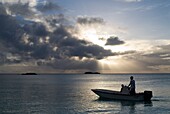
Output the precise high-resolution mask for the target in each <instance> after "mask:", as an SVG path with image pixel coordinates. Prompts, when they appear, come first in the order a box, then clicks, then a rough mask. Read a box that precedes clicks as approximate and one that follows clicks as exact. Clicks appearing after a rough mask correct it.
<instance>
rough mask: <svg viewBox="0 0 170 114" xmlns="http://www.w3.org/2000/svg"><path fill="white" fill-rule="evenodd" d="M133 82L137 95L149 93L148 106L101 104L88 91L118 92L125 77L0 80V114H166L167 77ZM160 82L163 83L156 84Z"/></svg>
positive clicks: (88, 76) (124, 103)
mask: <svg viewBox="0 0 170 114" xmlns="http://www.w3.org/2000/svg"><path fill="white" fill-rule="evenodd" d="M135 79H136V82H137V91H143V90H145V89H151V90H153V93H154V98H153V101H152V102H150V103H146V102H128V101H101V100H98V96H96V95H95V94H94V93H93V92H92V91H91V89H94V88H105V89H114V90H119V89H120V85H121V84H122V83H123V84H126V85H127V84H128V83H129V75H37V76H19V75H16V76H14V75H5V76H0V113H31V114H32V113H36V114H37V113H39V114H47V113H54V114H75V113H81V114H86V113H90V114H100V113H101V114H103V113H104V114H107V113H111V114H112V113H117V114H126V113H127V114H138V113H146V114H151V113H154V112H159V113H167V112H170V108H169V106H170V99H169V97H170V94H169V92H168V91H169V90H170V89H169V86H168V85H169V83H170V82H169V79H170V77H169V76H165V75H163V76H162V75H160V76H157V75H156V76H155V75H153V76H150V75H148V76H143V75H141V76H135ZM166 80H167V81H166ZM161 81H163V82H164V83H160V82H161ZM165 91H166V92H165Z"/></svg>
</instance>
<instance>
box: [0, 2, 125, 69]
mask: <svg viewBox="0 0 170 114" xmlns="http://www.w3.org/2000/svg"><path fill="white" fill-rule="evenodd" d="M35 9H36V11H35ZM60 9H61V8H60V7H59V6H58V5H57V4H54V3H52V2H49V3H47V4H43V5H42V4H40V5H38V6H36V7H30V6H29V3H26V4H22V3H15V4H7V3H6V4H2V3H0V42H1V43H0V58H1V59H0V64H1V65H3V64H14V63H22V62H28V61H36V62H37V65H38V66H42V65H47V66H51V67H53V68H56V69H64V70H74V69H82V70H97V66H98V63H97V60H100V59H103V58H106V57H109V56H114V55H117V54H116V53H113V52H111V50H106V49H104V48H103V47H100V46H98V45H95V44H92V43H90V42H87V41H85V40H80V39H78V38H77V37H74V36H73V35H72V34H71V33H70V32H68V28H69V29H70V28H72V29H74V26H71V25H69V24H67V23H69V22H68V21H67V19H66V18H65V16H64V15H63V14H61V13H58V14H57V13H56V14H55V16H54V15H53V16H51V17H50V16H49V15H48V16H46V15H43V12H46V11H50V10H56V12H57V11H58V12H60V11H59V10H60ZM9 12H10V14H9ZM40 14H41V15H40ZM12 15H13V16H12ZM37 15H40V17H41V18H42V20H43V21H39V22H36V21H33V20H28V19H26V17H27V18H30V19H35V18H37ZM47 17H48V18H47ZM77 23H79V24H96V23H104V21H103V19H101V18H94V17H93V18H90V17H88V18H83V17H81V18H80V17H79V18H78V19H77ZM47 25H48V27H50V28H52V29H53V31H50V30H49V29H47V28H48V27H47ZM123 43H124V42H123V41H119V39H118V38H110V39H108V41H107V43H106V45H116V44H123Z"/></svg>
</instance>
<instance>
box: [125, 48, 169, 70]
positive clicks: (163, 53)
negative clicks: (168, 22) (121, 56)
mask: <svg viewBox="0 0 170 114" xmlns="http://www.w3.org/2000/svg"><path fill="white" fill-rule="evenodd" d="M153 48H154V50H152V52H148V53H146V52H145V53H144V52H136V53H133V54H132V55H131V56H126V60H127V61H135V62H136V63H138V64H139V65H140V66H142V67H143V69H144V70H145V71H149V72H151V71H152V72H169V71H170V50H169V49H170V45H162V46H157V47H153ZM139 65H138V66H139Z"/></svg>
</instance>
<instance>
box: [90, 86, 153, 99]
mask: <svg viewBox="0 0 170 114" xmlns="http://www.w3.org/2000/svg"><path fill="white" fill-rule="evenodd" d="M92 91H93V92H94V93H95V94H97V95H98V96H99V97H100V98H101V99H112V100H129V101H150V100H151V98H152V96H153V95H152V91H144V92H141V93H135V94H134V95H131V94H130V93H129V91H130V90H129V88H128V87H127V86H123V87H122V89H121V91H113V90H106V89H92Z"/></svg>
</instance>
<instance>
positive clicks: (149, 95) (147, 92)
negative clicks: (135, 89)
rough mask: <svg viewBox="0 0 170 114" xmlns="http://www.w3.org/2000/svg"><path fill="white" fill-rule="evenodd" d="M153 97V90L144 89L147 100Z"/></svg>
mask: <svg viewBox="0 0 170 114" xmlns="http://www.w3.org/2000/svg"><path fill="white" fill-rule="evenodd" d="M152 97H153V95H152V91H144V100H145V101H150V100H151V98H152Z"/></svg>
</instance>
